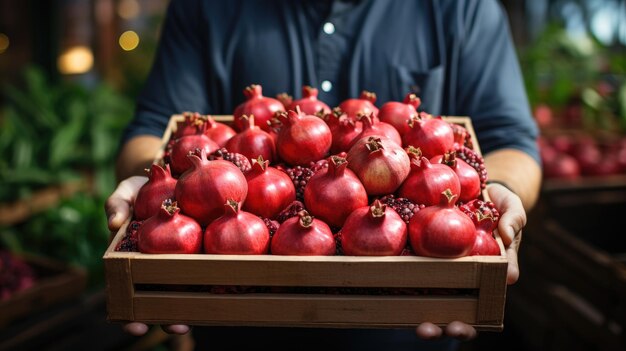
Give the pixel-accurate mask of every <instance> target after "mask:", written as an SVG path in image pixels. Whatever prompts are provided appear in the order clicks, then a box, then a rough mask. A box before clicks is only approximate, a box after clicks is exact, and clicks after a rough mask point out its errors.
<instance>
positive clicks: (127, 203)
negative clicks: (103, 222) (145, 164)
mask: <svg viewBox="0 0 626 351" xmlns="http://www.w3.org/2000/svg"><path fill="white" fill-rule="evenodd" d="M147 181H148V178H147V177H142V176H134V177H130V178H128V179H125V180H123V181H122V182H120V184H119V185H118V186H117V188H116V189H115V191H114V192H113V193H112V194H111V196H109V198H108V199H107V201H106V203H105V205H104V206H105V208H104V210H105V212H106V215H107V218H108V221H107V224H108V227H109V230H110V231H112V232H116V231H118V230H119V229H120V227H121V226H122V224H124V222H125V221H126V220H127V219H128V217H129V216H130V208H131V205H132V203H133V202H134V201H135V197H136V196H137V192H139V189H140V188H141V186H142V185H143V184H144V183H145V182H147Z"/></svg>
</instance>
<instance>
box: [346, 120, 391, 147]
mask: <svg viewBox="0 0 626 351" xmlns="http://www.w3.org/2000/svg"><path fill="white" fill-rule="evenodd" d="M358 120H359V122H361V123H362V125H363V130H362V131H361V133H359V134H358V135H357V136H356V137H354V139H353V140H352V144H350V146H352V145H353V144H354V143H355V142H356V141H357V140H359V139H363V138H365V137H369V136H378V137H384V138H388V139H391V140H393V141H394V142H395V143H396V144H398V145H402V137H401V136H400V133H398V131H397V130H396V128H394V127H393V126H392V125H391V124H389V123H385V122H375V121H374V116H373V115H372V114H369V115H359V116H358Z"/></svg>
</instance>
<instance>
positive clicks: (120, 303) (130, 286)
mask: <svg viewBox="0 0 626 351" xmlns="http://www.w3.org/2000/svg"><path fill="white" fill-rule="evenodd" d="M123 228H126V225H125V226H123ZM123 233H124V232H123V231H122V230H120V232H118V234H117V235H116V238H115V239H114V240H113V242H111V245H109V249H108V250H107V252H106V253H105V255H104V273H105V278H106V286H105V291H106V300H107V301H106V302H107V313H108V319H110V320H126V321H132V320H135V318H134V314H133V300H132V299H133V295H134V293H135V285H134V283H133V281H132V274H131V271H130V262H131V257H132V254H131V255H124V254H122V253H115V257H112V255H111V253H112V252H114V250H115V245H116V243H117V242H118V241H119V240H121V236H123Z"/></svg>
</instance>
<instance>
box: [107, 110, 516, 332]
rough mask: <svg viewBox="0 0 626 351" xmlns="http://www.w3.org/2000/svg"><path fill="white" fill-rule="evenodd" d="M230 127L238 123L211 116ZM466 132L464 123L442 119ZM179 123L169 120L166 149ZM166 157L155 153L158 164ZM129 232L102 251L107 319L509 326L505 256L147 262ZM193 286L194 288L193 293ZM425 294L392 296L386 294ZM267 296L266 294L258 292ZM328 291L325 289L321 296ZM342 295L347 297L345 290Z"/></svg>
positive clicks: (169, 258) (172, 258)
mask: <svg viewBox="0 0 626 351" xmlns="http://www.w3.org/2000/svg"><path fill="white" fill-rule="evenodd" d="M213 117H214V118H215V119H216V120H217V121H220V122H226V123H229V122H231V121H232V116H213ZM445 118H446V119H447V120H449V121H452V122H453V123H458V124H461V125H463V126H464V127H465V128H466V129H468V132H470V135H471V136H472V139H473V143H474V146H475V148H476V150H477V152H478V153H479V154H480V149H478V143H477V141H476V140H475V134H474V130H473V129H472V126H471V123H470V122H469V119H468V118H466V117H445ZM181 119H182V116H180V115H176V116H173V117H172V118H171V119H170V124H169V126H168V128H167V131H166V133H165V134H164V136H163V145H165V144H166V143H167V141H168V140H169V138H170V136H171V133H172V132H173V131H174V130H175V126H176V122H177V121H179V120H181ZM161 156H162V151H161V153H160V154H159V155H157V157H156V159H155V162H156V161H158V160H159V159H160V158H161ZM125 231H126V228H125V227H123V228H121V229H120V231H119V232H118V233H117V234H116V236H115V237H114V239H113V241H112V242H111V244H110V246H109V248H108V249H107V251H106V252H105V254H104V264H105V272H106V282H107V286H106V290H107V298H108V300H107V303H108V318H109V320H111V321H141V322H145V323H150V324H172V323H186V324H191V325H237V326H295V327H338V328H346V327H361V328H392V327H415V326H416V325H417V324H419V323H422V322H426V321H428V322H433V323H435V324H439V325H445V324H447V323H450V322H452V321H455V320H460V321H463V322H466V323H469V324H472V325H474V326H475V327H476V328H477V329H478V330H489V331H500V330H502V328H503V324H502V323H503V319H504V304H505V295H506V271H507V259H506V255H505V250H504V245H503V243H502V240H501V239H500V238H499V237H497V241H498V245H499V246H500V250H501V255H500V256H471V257H462V258H457V259H437V258H427V257H419V256H397V257H396V256H388V257H354V256H313V257H310V256H306V257H305V256H277V255H250V256H246V255H209V254H198V255H148V254H142V253H137V252H116V251H115V247H116V245H117V243H118V242H119V241H120V240H122V238H123V236H124V234H125ZM206 286H244V287H262V288H267V287H286V288H293V287H297V288H305V287H310V288H312V289H313V290H315V288H337V289H341V288H358V289H361V288H363V289H378V288H380V289H387V290H384V292H383V293H381V294H367V293H363V292H362V290H358V289H357V290H356V291H357V292H356V293H351V294H337V293H328V292H321V293H308V292H307V293H292V292H289V293H280V292H279V293H276V292H275V291H274V290H271V289H270V290H268V291H274V292H268V293H263V292H258V291H253V292H251V293H232V294H223V293H211V292H210V291H209V290H203V289H202V287H206ZM189 287H196V288H197V289H195V290H194V289H189ZM394 288H395V289H415V290H418V289H421V290H420V291H425V292H423V293H419V294H418V293H412V294H410V293H406V290H401V291H405V292H404V293H389V291H391V290H389V289H394ZM262 291H266V290H262ZM322 291H324V290H322ZM342 291H345V290H342Z"/></svg>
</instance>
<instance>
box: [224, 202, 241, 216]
mask: <svg viewBox="0 0 626 351" xmlns="http://www.w3.org/2000/svg"><path fill="white" fill-rule="evenodd" d="M238 212H239V202H237V201H235V200H233V199H227V200H226V203H225V204H224V214H229V213H230V214H237V213H238Z"/></svg>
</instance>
